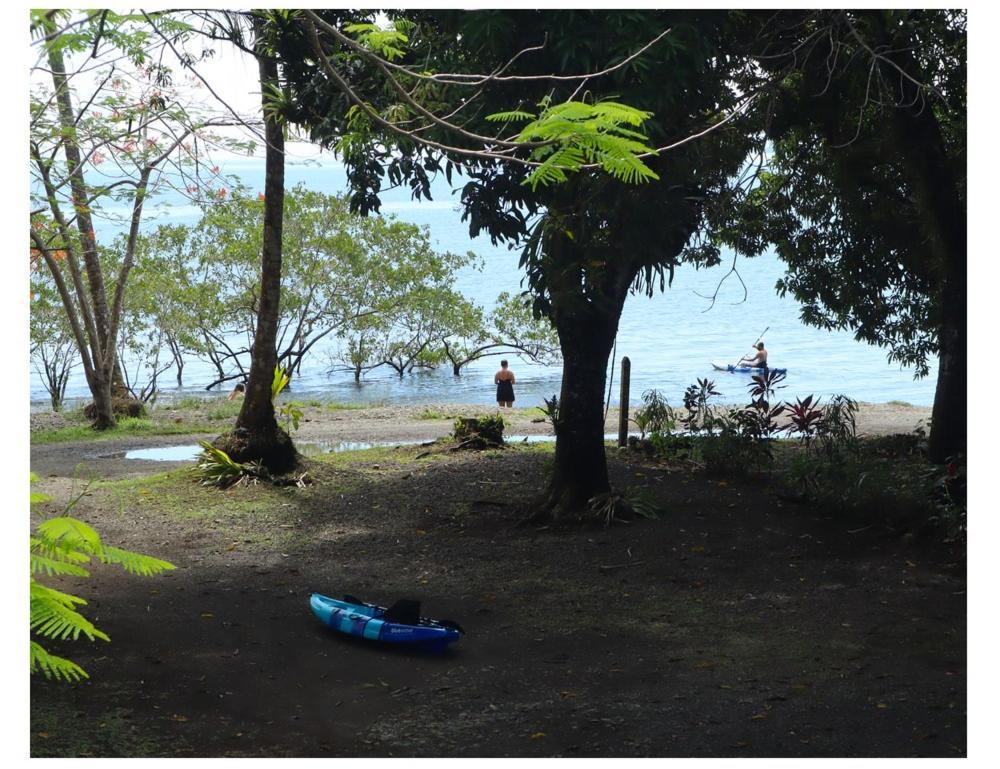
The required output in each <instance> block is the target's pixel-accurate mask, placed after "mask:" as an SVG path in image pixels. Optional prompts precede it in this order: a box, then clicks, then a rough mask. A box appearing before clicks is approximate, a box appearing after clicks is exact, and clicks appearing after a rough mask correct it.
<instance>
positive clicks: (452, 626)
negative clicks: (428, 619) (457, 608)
mask: <svg viewBox="0 0 1000 769" xmlns="http://www.w3.org/2000/svg"><path fill="white" fill-rule="evenodd" d="M437 623H438V624H439V625H440V626H441V627H444V628H448V629H449V630H457V631H458V632H459V633H461V634H462V635H465V628H463V627H462V626H461V625H459V624H458V623H457V622H455V620H453V619H439V620H438V621H437Z"/></svg>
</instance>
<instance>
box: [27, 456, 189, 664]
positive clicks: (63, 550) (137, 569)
mask: <svg viewBox="0 0 1000 769" xmlns="http://www.w3.org/2000/svg"><path fill="white" fill-rule="evenodd" d="M36 480H37V476H35V474H34V473H32V475H31V481H32V482H35V481H36ZM85 491H86V490H84V493H85ZM81 496H82V494H81ZM49 499H50V498H49V497H48V496H47V495H44V494H38V493H36V492H32V493H31V503H32V504H35V503H38V502H45V501H48V500H49ZM77 499H79V497H78V498H77ZM75 501H76V500H74V501H73V502H71V503H70V504H69V506H68V507H67V512H68V510H69V509H70V508H71V507H72V506H73V505H74V504H75ZM29 543H30V545H29V552H30V561H31V578H30V591H29V594H30V629H31V632H32V633H33V634H34V635H35V636H37V637H39V638H42V639H52V640H59V641H63V640H73V641H76V640H78V639H79V638H80V636H81V635H83V636H85V637H86V638H88V639H89V640H91V641H94V640H97V639H100V640H102V641H110V640H111V639H110V637H109V636H108V634H107V633H105V632H104V631H102V630H100V629H99V628H97V627H96V626H95V625H94V624H93V623H92V622H91V621H90V620H88V619H87V618H86V617H85V616H84V615H83V614H82V613H81V612H80V611H78V608H79V607H81V606H84V605H86V603H87V602H86V601H85V600H84V599H83V598H80V597H79V596H75V595H72V594H70V593H66V592H63V591H62V590H57V589H55V588H53V587H49V586H48V585H45V584H43V583H42V582H40V581H38V579H36V576H37V577H41V576H43V575H44V576H48V577H89V576H90V571H89V569H88V568H86V567H87V566H89V564H90V562H91V561H92V560H95V559H96V560H97V561H99V562H101V563H105V564H114V565H117V566H120V567H121V568H122V569H124V570H125V571H126V572H128V573H130V574H135V575H138V576H142V577H149V576H153V575H155V574H160V573H162V572H165V571H169V570H171V569H174V568H175V567H174V565H173V564H171V563H168V562H167V561H163V560H161V559H159V558H154V557H153V556H150V555H143V554H142V553H136V552H133V551H131V550H123V549H121V548H117V547H112V546H110V545H107V544H105V543H104V542H103V541H102V539H101V537H100V535H99V534H98V533H97V531H96V530H94V529H93V528H92V527H91V526H89V525H88V524H86V523H84V522H83V521H81V520H79V519H77V518H73V517H70V516H66V515H63V516H59V517H55V518H49V519H46V520H44V521H42V522H41V523H39V524H38V526H37V527H36V528H35V533H34V534H32V535H31V536H30V537H29ZM30 645H31V662H30V667H31V672H32V674H34V673H38V672H41V673H42V674H43V675H44V676H45V677H46V678H49V679H55V680H61V681H78V680H80V679H81V678H89V676H88V675H87V672H86V671H85V670H84V669H83V668H82V667H81V666H80V665H78V664H77V663H75V662H73V661H72V660H69V659H66V658H65V657H60V656H57V655H55V654H52V653H50V652H49V651H48V650H47V649H46V648H45V647H44V646H42V645H41V643H39V642H38V641H36V640H34V639H32V640H31V641H30Z"/></svg>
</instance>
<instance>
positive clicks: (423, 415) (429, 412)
mask: <svg viewBox="0 0 1000 769" xmlns="http://www.w3.org/2000/svg"><path fill="white" fill-rule="evenodd" d="M417 419H452V416H451V415H449V414H445V413H444V412H442V411H438V410H437V409H434V408H425V409H424V410H423V411H421V412H420V413H419V414H417Z"/></svg>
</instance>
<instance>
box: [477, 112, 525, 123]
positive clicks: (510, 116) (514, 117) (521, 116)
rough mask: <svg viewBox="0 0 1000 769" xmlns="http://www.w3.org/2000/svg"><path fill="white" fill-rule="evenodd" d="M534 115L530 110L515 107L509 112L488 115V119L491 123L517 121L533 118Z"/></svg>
mask: <svg viewBox="0 0 1000 769" xmlns="http://www.w3.org/2000/svg"><path fill="white" fill-rule="evenodd" d="M534 117H535V116H534V115H532V114H531V113H530V112H524V111H523V110H519V109H513V110H510V111H509V112H494V113H493V114H492V115H487V116H486V119H487V120H489V121H490V122H491V123H515V122H518V121H520V120H532V119H534Z"/></svg>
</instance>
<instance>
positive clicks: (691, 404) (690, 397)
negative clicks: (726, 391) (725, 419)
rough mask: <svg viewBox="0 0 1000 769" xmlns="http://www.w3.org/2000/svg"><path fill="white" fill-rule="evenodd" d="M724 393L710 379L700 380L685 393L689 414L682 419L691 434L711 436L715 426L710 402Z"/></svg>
mask: <svg viewBox="0 0 1000 769" xmlns="http://www.w3.org/2000/svg"><path fill="white" fill-rule="evenodd" d="M720 395H722V393H720V392H719V391H718V390H716V389H715V382H713V381H711V380H710V379H698V380H697V381H696V382H695V384H692V385H688V388H687V389H686V390H685V391H684V410H685V411H686V412H687V414H686V415H685V416H683V417H681V424H683V425H684V426H685V427H686V428H687V429H688V431H689V432H692V433H700V432H704V433H706V434H711V432H712V429H713V427H714V425H715V417H714V414H713V410H712V406H711V405H710V403H709V402H710V401H711V400H712V399H713V398H717V397H719V396H720Z"/></svg>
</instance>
